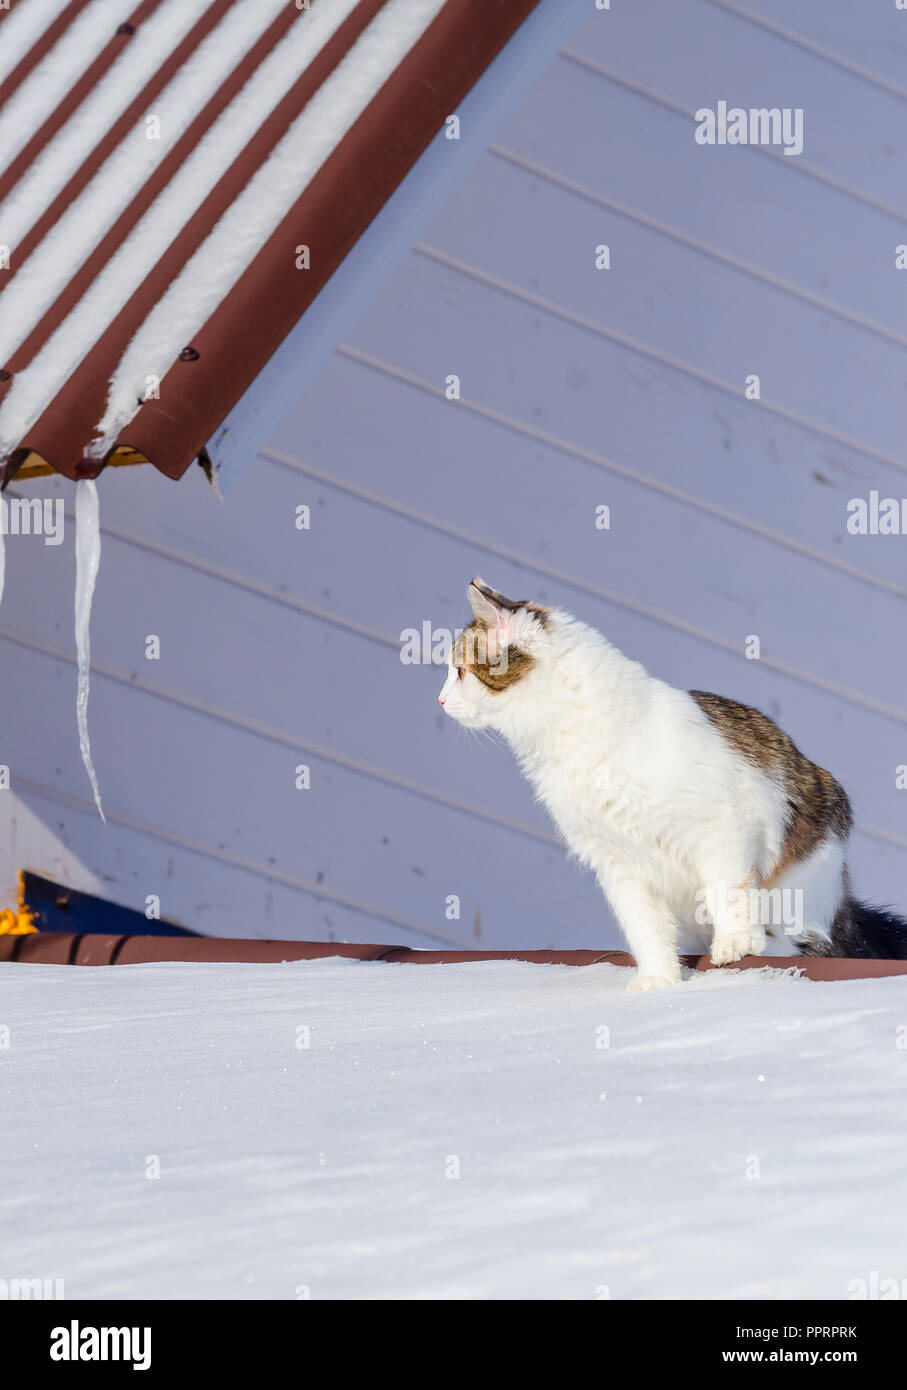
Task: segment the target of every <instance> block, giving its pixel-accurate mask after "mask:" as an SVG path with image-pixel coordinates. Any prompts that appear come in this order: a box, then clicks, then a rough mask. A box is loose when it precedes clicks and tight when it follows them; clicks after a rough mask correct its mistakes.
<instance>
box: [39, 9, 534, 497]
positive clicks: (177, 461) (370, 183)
mask: <svg viewBox="0 0 907 1390" xmlns="http://www.w3.org/2000/svg"><path fill="white" fill-rule="evenodd" d="M537 3H538V0H494V3H491V2H490V0H447V3H446V4H445V6H444V8H443V9H442V10H441V11H440V13H439V14H438V15H437V16H436V17H435V19H434V20H433V21H432V23H431V24H430V25H429V26H428V28H427V29H426V31H425V33H424V34H423V35H422V37H421V38H420V39H419V40H418V41H417V42H416V44H415V45H414V46H413V48H412V49H411V50H410V52H409V53H408V54H407V55H406V56H405V57H404V58H403V60H402V62H401V63H400V64H399V66H398V67H397V69H396V70H395V71H394V73H393V74H392V75H391V77H390V78H389V79H388V81H387V82H386V83H385V84H384V86H383V87H382V88H381V89H380V91H379V92H378V93H377V94H376V96H375V97H374V98H373V99H372V101H371V102H370V103H369V105H368V106H367V107H366V108H365V110H364V111H363V113H362V114H361V115H360V117H359V118H358V120H357V121H356V122H355V123H354V124H353V126H352V127H351V128H350V130H349V131H348V132H347V134H346V135H345V136H344V137H343V139H342V140H341V141H340V142H339V144H338V145H337V147H336V148H335V150H334V151H333V152H332V154H331V155H330V156H329V157H328V159H327V160H326V161H325V163H324V164H323V165H322V166H321V168H320V169H319V171H318V172H317V173H316V174H315V176H314V177H313V179H312V180H311V182H310V183H309V185H308V186H307V187H306V188H305V189H304V191H303V192H302V194H301V195H300V197H299V198H298V199H297V201H296V203H295V204H294V205H293V207H292V208H291V209H290V210H289V212H288V213H287V214H286V216H285V217H284V219H283V221H282V222H281V223H280V224H279V225H278V227H277V228H276V229H275V231H274V232H273V233H272V234H271V236H270V238H269V239H268V241H267V242H266V243H265V245H264V246H263V247H262V249H261V251H260V252H259V253H258V254H257V255H256V256H255V257H254V258H253V260H252V262H251V264H250V265H249V266H248V268H247V269H246V270H245V271H244V272H243V275H242V276H241V278H240V280H239V281H238V283H237V284H236V285H235V286H234V287H233V289H232V290H231V291H230V293H229V294H227V295H226V297H225V298H224V299H223V300H222V301H221V303H220V304H219V305H218V307H217V308H216V309H215V310H214V312H213V313H212V315H211V317H210V318H209V319H208V320H207V322H206V323H205V324H204V325H203V326H202V328H201V329H200V330H199V331H198V333H197V334H195V335H194V337H193V340H192V347H193V348H194V349H195V350H196V352H197V354H198V356H197V358H196V359H193V360H192V361H191V362H187V361H184V360H177V361H176V362H174V364H173V365H172V367H171V368H170V370H169V372H168V373H167V374H166V376H165V377H164V380H163V381H162V383H161V390H160V398H159V399H156V400H155V399H151V400H147V401H145V402H144V403H143V405H142V407H141V409H140V410H139V411H138V413H137V414H136V415H135V417H134V418H133V419H132V420H131V421H130V423H129V424H128V425H126V426H125V427H124V428H123V430H122V431H121V433H120V434H119V435H118V436H117V439H116V440H115V441H114V444H113V445H112V448H114V449H115V448H117V447H120V446H126V447H128V448H131V449H135V450H136V451H137V452H138V453H141V454H144V455H145V457H146V458H148V459H149V460H150V461H151V462H152V463H153V464H154V465H155V467H156V468H158V469H160V471H161V472H162V473H165V474H166V475H167V476H168V477H170V478H179V477H181V476H182V475H183V473H185V471H186V469H187V468H188V467H189V465H190V464H191V463H192V462H193V460H194V459H195V458H196V456H197V455H198V452H199V449H200V448H201V447H202V446H203V445H204V444H205V443H206V442H207V441H208V440H210V439H211V437H212V436H213V435H214V433H215V431H216V430H217V428H218V426H219V425H220V424H221V423H222V422H223V421H224V420H225V419H226V417H227V415H228V414H229V413H230V411H231V410H232V409H233V407H234V406H235V405H236V404H237V402H238V401H239V400H240V398H241V397H242V395H243V393H244V392H245V391H246V390H247V389H248V387H249V386H250V385H251V383H252V381H253V380H254V379H255V377H256V376H257V375H258V373H259V372H260V371H261V370H262V369H263V368H264V366H265V365H266V363H267V362H268V360H269V359H270V358H271V357H272V356H273V354H274V353H275V352H276V350H277V348H278V347H279V346H280V344H281V343H282V342H283V340H284V338H285V337H286V336H287V334H288V333H289V332H290V331H291V329H292V328H294V327H295V325H296V323H297V322H298V321H299V319H300V318H301V316H302V314H303V313H304V311H305V310H306V309H307V308H308V306H309V305H310V304H311V303H312V301H313V300H314V299H315V298H316V297H317V295H318V292H319V291H320V290H321V289H323V288H324V286H325V285H326V283H327V282H328V280H329V279H330V277H331V275H332V274H333V273H334V271H335V270H336V269H337V267H338V266H339V265H340V263H341V262H342V261H343V259H344V257H345V256H346V255H347V253H348V252H349V251H350V250H352V248H353V246H354V245H355V244H356V242H357V241H358V240H359V238H360V236H361V235H362V234H363V232H364V231H365V230H366V228H367V227H368V226H369V225H370V223H371V222H372V220H373V219H374V218H375V217H376V216H377V214H378V213H379V212H380V211H381V208H382V207H383V206H384V204H385V203H386V202H387V200H388V199H389V198H390V196H391V194H392V193H393V192H394V191H395V189H396V188H397V187H398V186H399V184H400V183H401V182H402V181H403V179H404V178H405V177H406V175H407V174H408V173H409V172H410V170H411V169H412V167H413V165H414V164H415V163H416V161H417V159H418V158H419V156H420V155H421V154H422V153H423V152H424V150H425V149H426V148H427V146H428V145H429V144H430V143H431V141H432V139H434V137H435V135H436V134H437V132H438V131H439V130H440V129H442V127H443V125H444V121H445V119H446V118H447V117H448V116H449V115H450V114H451V113H452V112H455V111H456V108H457V106H458V104H459V103H460V102H461V101H462V100H463V98H464V97H465V96H466V95H467V94H468V92H469V91H470V90H471V89H472V87H473V86H474V85H475V83H476V82H477V81H478V79H479V78H480V77H481V76H482V74H483V73H484V71H485V70H486V68H487V67H488V66H489V64H490V63H491V61H492V59H494V58H495V57H496V56H497V54H498V53H499V52H500V51H501V49H502V48H504V46H505V44H506V43H507V42H508V41H509V40H510V39H511V38H512V37H513V35H514V34H515V33H516V31H517V29H518V28H519V27H520V25H521V24H522V23H523V21H524V20H525V19H526V18H527V17H528V16H529V15H530V14H531V13H532V11H533V10H534V9H535V7H536V5H537ZM299 243H305V244H306V245H308V246H309V248H310V252H311V267H310V269H309V270H306V271H300V270H299V269H297V267H296V250H295V248H296V246H297V244H299ZM237 343H241V344H242V351H236V350H235V345H236V344H237ZM38 452H41V451H40V450H39V451H38ZM44 452H45V457H47V456H48V453H47V451H46V450H45V451H44ZM55 462H56V460H55ZM216 462H217V460H215V464H216Z"/></svg>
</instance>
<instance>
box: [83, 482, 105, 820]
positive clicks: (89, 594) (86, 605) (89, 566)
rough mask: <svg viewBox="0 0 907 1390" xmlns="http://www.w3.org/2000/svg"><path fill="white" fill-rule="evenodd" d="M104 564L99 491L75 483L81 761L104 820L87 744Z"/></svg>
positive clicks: (89, 748)
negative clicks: (94, 612) (94, 609)
mask: <svg viewBox="0 0 907 1390" xmlns="http://www.w3.org/2000/svg"><path fill="white" fill-rule="evenodd" d="M100 563H101V526H100V520H99V512H98V489H97V488H96V487H95V485H94V483H93V482H92V480H91V479H90V478H89V479H84V480H83V481H81V482H78V483H76V655H77V657H78V662H79V680H78V687H77V691H76V719H77V721H78V726H79V748H80V749H81V752H82V762H83V763H84V764H85V771H86V772H87V773H88V777H89V780H90V782H91V790H92V795H93V796H94V804H95V805H96V806H97V808H98V814H99V815H100V817H101V820H102V821H106V820H107V817H106V816H105V815H104V807H103V806H102V805H101V793H100V791H99V790H98V779H97V777H96V775H95V770H94V763H93V762H92V761H91V744H90V743H89V741H88V686H89V681H90V678H91V648H90V644H89V635H88V629H89V624H90V622H91V600H92V598H93V596H94V583H95V580H96V579H97V577H98V566H99V565H100Z"/></svg>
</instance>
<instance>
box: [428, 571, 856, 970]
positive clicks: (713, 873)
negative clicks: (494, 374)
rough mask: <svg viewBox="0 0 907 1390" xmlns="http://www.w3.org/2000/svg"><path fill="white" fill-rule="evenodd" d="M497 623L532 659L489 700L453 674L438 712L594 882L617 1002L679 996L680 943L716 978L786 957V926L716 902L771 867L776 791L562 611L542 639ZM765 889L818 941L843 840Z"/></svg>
mask: <svg viewBox="0 0 907 1390" xmlns="http://www.w3.org/2000/svg"><path fill="white" fill-rule="evenodd" d="M470 598H471V600H472V603H473V608H474V611H476V613H477V616H478V617H480V618H481V619H482V620H483V621H485V620H488V619H489V615H490V614H491V612H492V609H491V606H490V605H489V606H488V607H487V608H486V607H485V606H484V605H483V602H482V597H481V595H479V594H478V591H475V590H474V589H473V587H472V586H471V587H470ZM494 618H495V620H496V622H497V625H498V630H499V633H500V641H501V642H502V643H504V644H512V645H513V646H515V647H516V648H518V649H520V650H522V651H524V652H526V653H528V654H529V655H531V656H533V657H534V658H535V661H534V663H533V665H532V668H531V669H530V670H529V671H528V673H527V674H526V675H525V676H524V677H523V678H522V679H520V680H518V681H516V682H515V683H514V684H513V685H512V686H510V687H509V688H508V689H505V690H502V691H498V692H493V691H491V690H489V689H487V688H486V686H485V685H483V684H482V682H481V681H480V680H479V679H478V678H477V677H476V676H475V675H474V674H473V673H472V672H470V671H468V670H467V671H466V672H465V675H464V676H463V677H462V678H460V677H459V676H458V674H457V669H456V668H455V667H454V666H451V669H450V671H449V674H448V678H447V680H446V681H445V683H444V687H443V689H442V691H441V694H440V695H439V697H438V698H439V700H440V701H441V703H442V705H443V707H444V709H445V711H446V713H447V714H449V715H450V716H451V717H452V718H454V719H456V720H457V721H458V722H459V723H461V724H464V725H466V726H467V727H470V728H490V729H494V730H497V731H498V732H499V733H500V734H502V735H503V737H504V738H505V739H506V740H507V742H508V743H509V744H510V746H511V748H512V749H513V752H514V753H515V755H516V757H517V759H518V760H519V763H520V766H521V767H522V769H523V771H524V773H525V774H526V776H527V777H528V779H529V781H530V782H531V783H532V785H533V787H534V788H535V792H536V795H537V797H538V799H539V800H540V801H541V802H542V803H543V804H544V805H545V806H546V807H547V809H548V811H549V813H550V814H551V816H552V817H553V819H554V821H555V822H556V824H557V826H558V827H559V829H560V831H561V833H562V835H563V837H564V840H565V841H566V843H567V846H568V848H569V850H570V851H571V853H572V854H574V855H575V856H576V857H577V858H578V859H579V860H580V861H581V862H582V863H583V864H584V865H586V866H588V867H589V868H591V869H592V870H593V872H594V873H595V874H596V877H597V878H598V881H599V883H600V885H601V887H602V889H603V890H604V893H605V895H606V897H607V899H608V901H609V902H610V904H611V907H612V909H613V911H614V914H615V916H616V917H617V919H618V922H619V924H620V926H621V929H622V931H623V933H624V935H625V936H626V939H627V942H628V943H629V946H630V950H631V952H632V954H633V956H634V957H635V959H636V962H637V966H638V973H637V974H636V975H635V976H634V978H633V980H632V981H631V983H630V985H629V986H628V988H629V989H631V990H643V989H654V988H658V987H660V986H663V985H669V984H673V983H675V982H677V981H678V980H679V979H680V962H679V959H678V954H679V950H680V948H681V942H682V945H683V947H684V948H685V949H690V948H692V949H708V946H709V944H711V953H712V959H713V961H714V962H715V963H716V964H727V963H729V962H731V961H734V960H738V959H740V957H741V956H744V955H750V954H752V955H765V954H770V955H791V954H796V953H797V946H796V944H795V938H793V937H792V936H791V935H790V934H785V926H784V924H783V923H771V924H770V925H769V926H768V929H767V930H768V936H766V930H765V929H764V927H763V925H762V924H761V923H760V921H759V918H758V914H757V915H756V916H755V917H754V915H753V913H752V910H751V909H750V908H748V906H747V904H748V903H749V902H751V901H752V899H751V897H750V896H749V894H747V893H746V892H745V891H743V892H740V893H736V894H735V893H734V892H733V891H723V890H725V889H728V890H733V889H736V888H738V887H744V886H750V887H756V886H757V884H758V883H759V882H760V881H764V880H769V879H770V877H771V874H772V871H773V870H774V868H775V866H776V865H777V864H778V863H779V860H780V859H781V850H782V844H783V840H784V828H785V817H786V814H787V810H788V808H787V804H786V798H785V793H784V791H783V789H782V787H781V785H780V784H779V782H778V781H777V780H775V779H774V778H773V777H772V776H771V775H769V774H768V773H767V772H765V771H763V770H762V769H760V768H759V767H757V766H755V765H753V764H752V763H750V762H749V761H747V760H746V759H745V758H744V757H742V756H741V755H740V754H739V753H737V752H736V751H735V750H734V749H733V747H732V746H731V745H730V744H729V743H728V742H727V741H726V740H725V739H724V738H723V736H722V735H721V733H720V732H719V731H718V730H717V729H716V728H715V726H714V725H713V724H712V723H711V721H710V720H709V719H708V717H707V716H706V715H705V714H704V713H703V711H702V710H701V709H700V708H699V706H698V704H697V703H696V701H695V700H694V699H693V698H692V697H691V696H690V695H689V694H688V693H687V692H686V691H683V690H676V689H674V688H673V687H672V686H669V685H667V684H665V682H664V681H661V680H657V679H655V678H654V677H653V676H650V675H649V674H648V672H647V671H646V670H645V669H644V668H643V667H642V666H641V665H640V664H639V663H638V662H636V661H631V660H630V659H628V658H627V657H626V656H624V655H623V654H622V653H621V652H620V651H618V650H617V648H615V647H614V646H612V645H611V643H609V642H608V641H606V639H605V638H604V637H602V636H601V634H600V633H598V632H596V631H595V630H594V629H592V628H590V627H587V626H586V625H585V624H584V623H581V622H579V621H578V620H577V619H576V618H574V617H572V616H571V615H570V614H569V613H566V612H564V611H563V610H561V609H557V608H556V609H552V610H550V611H549V613H548V617H547V623H546V624H545V625H544V626H543V625H542V624H541V623H540V622H539V620H538V618H537V617H536V616H534V615H533V614H532V613H531V611H528V610H527V609H525V608H522V609H520V610H519V611H518V612H516V613H508V612H506V611H500V610H494ZM773 886H774V887H777V888H780V889H793V890H797V891H798V892H799V894H800V898H799V901H800V903H801V905H802V919H801V921H800V923H798V927H802V930H803V931H804V932H809V933H816V934H818V935H820V936H822V937H827V935H828V933H829V929H830V926H831V922H832V919H833V917H834V914H835V911H836V909H837V907H838V904H839V902H840V901H841V898H842V895H843V894H844V892H845V887H844V861H843V849H842V845H841V842H840V840H837V839H835V838H833V837H829V838H828V839H827V840H826V841H823V843H822V844H821V845H820V847H819V848H818V849H817V850H816V851H815V852H814V853H813V854H812V855H810V856H809V857H808V859H807V860H804V861H802V862H801V863H799V864H793V865H792V866H791V867H790V868H789V869H788V870H787V871H786V872H785V873H784V876H783V877H782V878H779V879H777V880H776V881H775V883H774V885H773ZM707 893H710V895H711V896H709V897H708V898H706V897H704V894H707ZM741 899H743V900H744V902H743V903H741V901H740V900H741ZM704 903H708V905H709V907H710V908H711V909H712V910H711V912H710V913H709V915H708V916H707V917H706V920H705V921H703V904H704ZM763 922H764V917H763Z"/></svg>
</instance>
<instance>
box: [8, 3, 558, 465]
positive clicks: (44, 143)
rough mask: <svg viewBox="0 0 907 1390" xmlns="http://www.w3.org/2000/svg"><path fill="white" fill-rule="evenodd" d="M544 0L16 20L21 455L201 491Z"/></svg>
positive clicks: (11, 292)
mask: <svg viewBox="0 0 907 1390" xmlns="http://www.w3.org/2000/svg"><path fill="white" fill-rule="evenodd" d="M535 3H536V0H496V3H495V4H493V5H491V4H488V3H487V0H143V3H141V4H139V5H138V6H137V5H136V0H73V2H72V3H70V4H69V5H68V6H65V7H62V12H61V6H60V4H59V0H13V3H12V6H11V8H10V9H9V10H8V11H7V10H3V9H0V463H2V464H3V465H4V484H5V482H6V481H8V480H9V478H10V477H12V476H13V474H14V473H15V472H16V471H17V470H18V469H19V468H20V467H22V466H23V465H25V464H27V465H28V466H31V465H32V464H33V463H38V464H45V465H49V466H51V467H53V468H55V469H57V470H58V471H60V472H62V473H65V474H67V475H68V476H70V477H93V476H96V474H97V473H98V472H99V471H100V470H101V468H102V467H103V466H104V465H105V463H107V462H110V461H111V460H112V459H113V460H115V461H117V462H121V461H122V462H129V461H140V460H142V459H147V460H150V461H151V462H153V463H154V464H155V465H156V466H157V467H158V468H160V469H161V471H163V472H164V473H166V474H168V475H169V476H171V477H179V476H180V475H181V474H182V473H183V472H184V471H185V469H186V468H187V467H188V465H189V463H190V462H191V461H192V460H193V458H195V457H196V456H197V455H198V453H199V451H200V450H201V449H202V447H203V446H204V445H205V442H206V441H207V440H208V439H209V438H210V436H211V435H212V433H213V432H214V430H215V429H216V428H217V426H218V425H219V424H220V423H221V422H222V421H223V419H224V418H225V416H226V415H227V414H228V412H229V411H230V410H231V409H232V407H233V406H234V405H235V403H236V402H237V400H238V399H239V398H240V397H241V396H242V394H243V392H244V391H245V390H246V389H247V387H248V386H249V385H250V383H251V382H252V381H253V380H254V378H255V377H256V375H257V374H258V372H259V371H260V370H261V368H262V367H263V366H264V364H265V363H266V362H267V361H268V359H269V358H270V357H271V355H272V354H273V353H274V351H275V349H276V348H277V347H278V345H279V344H280V342H281V341H282V340H283V338H284V337H285V336H286V334H287V333H288V332H289V331H290V330H291V328H292V327H293V326H294V324H295V323H296V322H297V321H298V319H299V318H300V316H301V314H302V313H303V312H304V310H305V309H306V307H307V306H308V305H309V304H310V303H311V301H312V300H313V299H314V298H315V296H316V295H317V293H318V292H319V290H320V289H321V288H322V287H323V286H324V284H325V283H326V281H327V280H328V279H329V278H330V276H331V274H332V273H333V271H334V270H335V269H336V268H337V266H338V265H339V264H340V263H341V261H342V260H343V259H344V257H345V256H346V254H347V252H348V251H349V250H350V249H351V248H352V246H353V245H354V244H355V242H356V241H357V240H358V238H359V237H360V236H361V234H362V232H363V231H364V230H365V228H366V227H367V226H368V225H369V223H370V222H371V221H372V219H373V218H374V217H375V215H376V214H377V212H378V211H379V210H380V209H381V207H382V206H383V204H384V203H385V202H386V200H387V199H388V197H389V196H390V195H391V193H392V192H393V191H394V189H395V188H396V187H397V186H398V184H399V183H400V181H401V180H402V179H403V178H404V176H405V175H406V173H407V172H408V170H409V169H410V168H411V166H412V165H413V163H414V162H415V160H416V159H417V158H418V156H419V155H420V153H421V152H422V151H423V150H424V148H425V146H426V145H427V144H428V142H429V141H430V139H431V138H432V137H433V136H434V135H435V134H436V133H437V131H438V130H439V129H440V128H441V126H442V125H443V123H444V121H445V119H446V118H447V116H448V115H450V114H451V113H452V112H453V111H454V110H455V107H456V104H457V102H458V101H459V100H461V99H462V97H463V96H464V95H465V94H466V92H468V90H469V89H470V87H471V86H472V85H473V83H474V82H475V81H476V79H477V78H478V77H479V76H480V75H481V73H482V71H483V70H484V69H485V67H486V66H487V65H488V63H489V62H490V61H491V59H492V58H493V57H494V56H495V54H496V53H497V52H498V51H499V49H500V48H501V47H502V46H503V45H504V44H505V43H506V42H507V40H508V38H509V37H510V36H511V35H512V34H513V32H514V31H515V29H516V28H517V27H518V25H519V24H520V23H521V21H522V20H523V19H524V18H525V17H526V15H527V14H528V13H529V12H530V11H531V10H532V9H533V8H534V5H535Z"/></svg>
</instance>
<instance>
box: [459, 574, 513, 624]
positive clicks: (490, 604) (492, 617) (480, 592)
mask: <svg viewBox="0 0 907 1390" xmlns="http://www.w3.org/2000/svg"><path fill="white" fill-rule="evenodd" d="M494 592H495V591H494V590H493V589H492V590H489V589H488V588H487V587H486V585H484V584H483V583H482V580H481V579H480V578H479V576H478V575H476V577H475V579H474V580H473V581H472V583H471V584H470V586H469V588H468V589H467V590H466V597H467V598H468V599H469V606H470V608H471V609H472V613H473V617H474V618H476V619H477V620H478V621H479V622H480V623H484V624H485V626H486V627H487V628H490V629H492V630H494V629H497V630H498V631H499V632H506V631H507V628H508V627H509V625H510V610H509V609H508V608H505V607H504V606H503V605H502V604H500V603H497V602H495V599H494V598H492V597H491V595H492V594H493V593H494Z"/></svg>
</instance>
